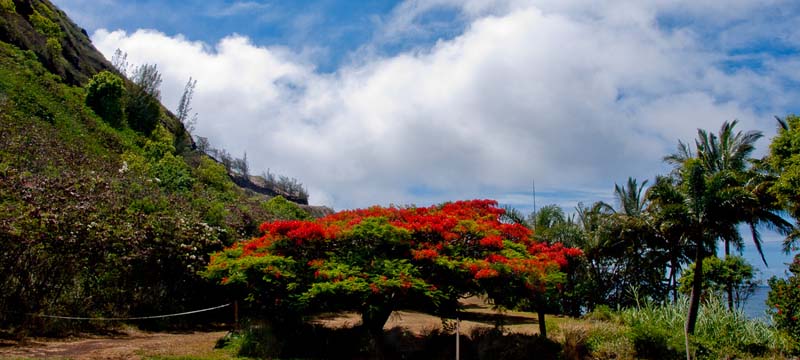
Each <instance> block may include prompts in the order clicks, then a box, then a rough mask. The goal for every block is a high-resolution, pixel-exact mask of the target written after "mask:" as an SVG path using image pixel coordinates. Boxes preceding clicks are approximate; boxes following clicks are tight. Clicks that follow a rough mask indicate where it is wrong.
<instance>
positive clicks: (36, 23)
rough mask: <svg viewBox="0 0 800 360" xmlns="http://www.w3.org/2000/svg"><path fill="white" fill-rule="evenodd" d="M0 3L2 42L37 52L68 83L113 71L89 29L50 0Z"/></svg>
mask: <svg viewBox="0 0 800 360" xmlns="http://www.w3.org/2000/svg"><path fill="white" fill-rule="evenodd" d="M0 3H2V8H0V11H2V12H3V14H2V16H1V17H0V41H3V42H7V43H9V44H12V45H15V46H17V47H19V48H21V49H24V50H30V51H33V52H34V53H35V54H36V57H37V58H38V59H39V61H41V62H42V64H44V65H45V67H46V68H47V69H48V70H50V71H51V72H52V73H54V74H56V75H59V76H61V77H62V79H63V80H64V81H65V82H67V83H69V84H71V85H82V84H85V83H86V81H87V80H88V79H89V78H90V77H91V76H93V75H94V74H96V73H97V72H99V71H102V70H112V66H111V64H110V63H109V62H108V61H107V60H106V59H105V57H103V54H101V53H100V52H99V51H97V49H95V47H94V46H93V45H92V42H91V40H89V36H88V34H87V33H86V30H84V29H82V28H80V27H79V26H77V25H75V23H73V22H72V21H71V20H70V19H69V17H67V15H66V14H65V13H64V12H63V11H61V10H60V9H58V8H57V7H56V6H55V5H53V4H52V3H50V2H49V1H48V0H13V1H12V0H3V1H0ZM12 4H13V5H12Z"/></svg>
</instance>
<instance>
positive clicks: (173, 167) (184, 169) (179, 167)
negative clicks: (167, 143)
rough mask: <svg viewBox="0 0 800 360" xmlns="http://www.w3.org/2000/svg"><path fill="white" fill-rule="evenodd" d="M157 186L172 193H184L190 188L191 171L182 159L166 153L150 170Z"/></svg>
mask: <svg viewBox="0 0 800 360" xmlns="http://www.w3.org/2000/svg"><path fill="white" fill-rule="evenodd" d="M151 169H152V172H153V176H155V178H156V179H157V181H158V183H159V186H161V187H162V188H164V189H168V190H172V191H185V190H189V189H191V188H192V185H194V178H193V177H192V169H191V168H190V167H189V166H188V165H186V162H185V161H183V158H182V157H180V156H175V155H172V154H170V153H167V154H166V155H164V157H162V158H161V159H160V160H158V161H157V162H156V163H155V164H154V165H153V167H152V168H151Z"/></svg>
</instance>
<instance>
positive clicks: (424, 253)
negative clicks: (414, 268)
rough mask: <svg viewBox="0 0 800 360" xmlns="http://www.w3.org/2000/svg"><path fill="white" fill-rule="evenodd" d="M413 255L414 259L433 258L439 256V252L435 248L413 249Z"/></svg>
mask: <svg viewBox="0 0 800 360" xmlns="http://www.w3.org/2000/svg"><path fill="white" fill-rule="evenodd" d="M411 256H412V257H413V258H414V260H432V259H435V258H437V257H438V256H439V253H438V252H437V251H436V250H434V249H422V250H411Z"/></svg>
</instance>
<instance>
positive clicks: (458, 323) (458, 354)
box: [456, 318, 461, 360]
mask: <svg viewBox="0 0 800 360" xmlns="http://www.w3.org/2000/svg"><path fill="white" fill-rule="evenodd" d="M460 342H461V320H459V319H458V318H456V360H459V359H460V358H461V346H460Z"/></svg>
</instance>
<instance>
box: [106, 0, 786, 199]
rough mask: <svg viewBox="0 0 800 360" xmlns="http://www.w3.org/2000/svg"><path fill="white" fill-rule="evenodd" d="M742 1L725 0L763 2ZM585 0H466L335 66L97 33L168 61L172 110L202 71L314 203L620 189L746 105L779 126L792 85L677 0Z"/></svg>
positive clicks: (248, 46) (144, 58) (764, 125)
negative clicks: (435, 33) (413, 34)
mask: <svg viewBox="0 0 800 360" xmlns="http://www.w3.org/2000/svg"><path fill="white" fill-rule="evenodd" d="M458 3H461V2H458ZM665 3H666V2H665ZM741 3H742V4H744V5H742V6H741V7H736V6H731V7H726V8H725V9H721V10H724V11H723V15H724V16H727V17H729V18H731V19H735V18H736V16H738V15H741V14H740V13H739V12H740V11H750V10H751V9H752V7H748V6H745V5H749V4H750V3H748V2H744V1H743V2H741ZM430 4H431V3H427V2H413V3H412V2H407V3H405V4H404V5H402V6H400V7H398V8H397V9H396V10H395V13H394V14H393V18H392V19H389V20H388V21H387V22H386V24H390V25H391V26H389V25H386V27H385V28H384V31H386V32H387V34H389V33H391V34H403V31H404V30H403V28H404V27H408V26H415V25H413V24H414V21H415V20H414V19H415V18H417V17H418V16H419V15H420V14H421V13H424V11H427V10H426V9H431V8H432V7H431V5H430ZM455 4H456V2H455V1H450V2H449V1H444V0H442V1H437V2H435V4H434V5H436V6H456V5H455ZM576 4H577V2H570V1H543V2H540V3H539V4H538V5H530V4H528V3H527V2H525V3H523V2H521V1H511V0H508V1H496V2H491V3H488V2H481V1H468V2H465V3H463V4H461V5H458V6H461V8H460V9H461V10H460V11H462V13H463V14H464V16H465V19H466V21H467V22H468V26H467V27H466V29H465V30H464V32H463V34H461V35H460V36H457V37H455V38H453V39H451V40H441V41H439V42H437V43H436V44H435V45H434V46H432V47H430V48H426V49H416V50H413V51H409V52H405V53H400V54H396V55H392V56H376V55H374V54H372V55H370V56H367V57H365V58H362V59H361V61H358V62H357V63H354V64H351V65H347V66H343V67H341V68H340V69H339V70H337V71H336V72H334V73H332V74H321V73H318V72H316V71H315V70H314V68H313V66H310V65H308V64H307V63H306V62H305V61H303V60H302V59H303V56H302V55H300V54H295V53H292V52H291V51H289V50H287V49H286V48H282V47H265V46H256V45H254V44H252V43H250V42H249V41H248V39H247V38H245V37H242V36H238V35H231V36H229V37H227V38H224V39H222V40H221V41H220V42H219V43H217V44H214V45H208V44H203V43H200V42H193V41H190V40H188V39H186V38H184V37H182V36H174V37H170V36H167V35H164V34H162V33H159V32H155V31H144V30H142V31H137V32H135V33H131V34H128V33H125V32H122V31H114V32H109V31H106V30H99V31H97V32H96V33H95V34H94V35H93V41H94V42H95V45H96V46H97V47H98V48H99V49H100V50H101V51H102V52H103V53H105V54H107V55H110V54H112V53H113V51H114V50H115V49H117V48H121V49H123V50H124V51H126V52H128V54H129V58H128V59H129V61H131V62H134V63H143V62H149V63H157V64H158V65H159V69H160V70H161V72H162V74H163V77H164V84H163V86H162V93H163V97H164V100H165V102H166V104H167V105H168V106H170V107H172V108H174V107H175V104H176V103H177V100H178V98H179V97H180V91H181V90H182V89H183V84H184V83H185V82H186V80H187V79H188V77H189V76H192V77H194V78H195V79H197V80H198V85H197V89H196V94H195V103H194V109H195V111H197V112H199V113H200V121H199V124H198V126H197V132H198V133H199V134H200V135H203V136H208V137H209V138H210V139H211V141H212V143H213V144H215V145H217V146H220V147H224V148H226V149H228V150H229V151H230V152H231V153H233V154H234V155H240V154H242V153H243V152H244V151H246V152H247V153H248V158H249V159H250V160H251V163H252V164H251V168H254V169H264V170H266V169H267V168H269V169H270V170H271V171H272V172H278V173H281V174H287V175H290V176H294V177H297V178H298V179H300V180H301V181H302V182H303V183H305V184H306V185H307V186H308V187H309V188H310V190H311V194H312V199H311V200H312V202H315V203H324V204H327V205H333V206H335V207H336V208H346V207H355V206H368V205H371V204H375V203H379V204H388V203H398V204H403V203H418V204H426V203H431V202H438V201H442V200H446V199H457V198H472V197H489V196H493V197H499V198H504V199H516V198H519V197H518V196H512V195H509V194H513V193H520V192H525V191H526V189H529V187H530V181H531V179H532V178H534V177H535V178H536V182H537V187H538V188H540V189H542V190H547V189H550V190H552V189H559V190H563V189H570V190H575V191H584V192H586V193H587V194H593V193H596V191H597V189H603V188H608V189H609V192H610V190H611V188H612V187H613V183H614V182H622V181H624V180H625V178H626V177H627V176H636V177H639V178H642V179H643V178H648V177H652V176H653V175H655V174H656V173H657V172H659V171H664V166H663V165H662V163H661V160H660V159H661V158H662V157H663V156H664V155H665V154H666V152H668V151H672V150H673V148H674V145H675V143H676V142H677V140H678V139H679V138H681V139H686V140H688V139H691V138H693V136H694V133H695V130H696V128H698V127H702V128H709V129H717V128H718V127H719V125H720V124H721V123H722V121H724V120H731V119H734V118H738V119H741V120H742V122H741V125H740V126H741V129H742V130H749V129H764V130H771V129H773V128H774V127H773V123H772V121H773V120H772V119H771V115H772V114H773V112H771V111H780V110H781V109H782V106H785V105H786V102H787V101H788V100H786V99H788V98H790V96H791V94H787V93H786V89H784V88H783V87H782V85H781V81H780V79H777V78H776V77H777V76H781V75H779V74H778V75H776V74H777V72H775V71H765V72H762V73H756V72H752V71H744V70H740V71H733V70H730V69H727V70H726V69H724V68H721V67H720V65H719V64H720V61H722V60H725V59H726V58H727V56H726V55H725V54H723V53H719V52H716V51H713V50H709V47H708V46H706V44H704V43H703V42H702V40H700V39H699V37H698V36H697V34H695V33H694V32H693V31H691V30H690V29H670V30H663V29H661V28H659V27H658V26H657V24H656V22H655V21H654V19H655V18H656V17H657V16H658V15H659V14H660V13H659V12H661V11H676V10H674V7H671V6H667V5H660V6H644V5H638V4H639V2H615V3H612V4H611V5H609V6H608V7H601V6H600V5H594V6H593V7H591V8H589V9H588V10H587V9H586V8H585V7H578V5H576ZM581 4H584V3H583V2H581ZM692 4H693V3H688V2H687V3H685V4H684V5H685V6H686V7H687V8H692V9H695V11H696V12H697V13H704V12H706V11H711V10H713V9H717V8H714V7H710V8H708V9H706V7H704V6H706V5H708V4H705V3H703V4H705V5H703V4H701V5H702V6H694V7H693V5H692ZM737 4H739V2H737ZM404 6H405V7H404ZM404 9H407V10H404ZM664 9H667V10H664ZM715 11H716V10H715ZM728 13H730V14H728ZM387 36H388V35H387ZM378 38H381V36H378ZM779 114H780V113H779ZM593 200H596V199H593V198H587V199H572V198H570V199H567V200H564V202H565V203H569V204H572V203H574V202H577V201H585V202H591V201H593Z"/></svg>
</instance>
